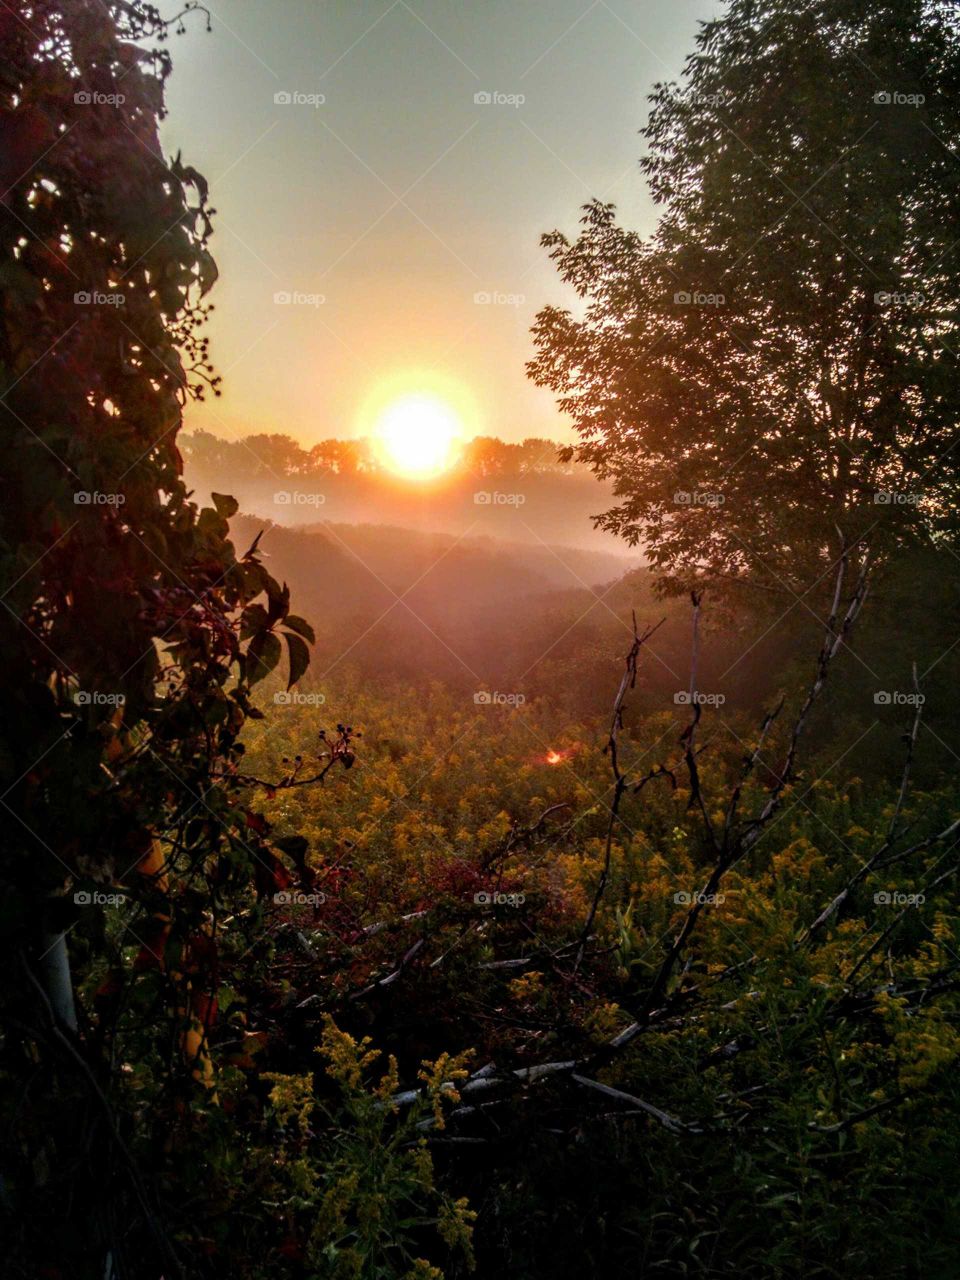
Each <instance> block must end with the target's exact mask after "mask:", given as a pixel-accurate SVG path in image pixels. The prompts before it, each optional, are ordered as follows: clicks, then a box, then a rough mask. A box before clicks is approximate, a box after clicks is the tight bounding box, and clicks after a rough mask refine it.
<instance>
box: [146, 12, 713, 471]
mask: <svg viewBox="0 0 960 1280" xmlns="http://www.w3.org/2000/svg"><path fill="white" fill-rule="evenodd" d="M718 3H719V0H633V2H632V3H631V2H629V0H594V2H593V3H591V2H590V0H547V2H541V3H536V2H535V0H473V2H472V3H471V2H468V0H312V2H311V0H232V2H230V3H228V2H227V0H216V3H215V4H214V5H213V6H212V7H210V6H208V7H210V9H211V23H212V28H213V30H212V33H210V34H207V33H206V32H205V31H204V28H203V20H202V18H201V17H200V15H192V16H191V17H190V18H189V19H188V28H189V33H188V34H187V35H186V36H182V37H179V38H177V39H173V40H172V41H171V43H170V50H171V53H172V55H173V59H174V71H173V74H172V76H171V79H170V81H169V82H168V92H167V104H168V109H169V115H168V118H167V119H166V121H165V122H164V127H163V132H162V140H163V144H164V146H165V148H166V150H167V151H168V153H171V154H174V153H176V152H177V151H178V150H179V151H182V153H183V158H184V161H185V162H187V163H190V164H192V165H194V166H195V167H196V168H198V169H200V171H201V172H203V173H204V174H205V175H206V177H207V178H208V180H209V182H210V191H211V203H212V204H213V206H214V208H215V209H216V210H217V215H216V217H215V219H214V225H215V234H214V238H213V240H212V242H211V248H212V250H213V252H214V256H215V257H216V259H217V262H218V265H219V268H220V273H221V278H220V281H219V282H218V284H217V286H216V288H215V289H214V291H213V294H212V295H211V299H210V300H211V301H213V302H214V304H215V311H214V313H213V315H212V316H211V320H210V325H209V328H208V333H209V335H210V338H211V347H212V353H213V358H214V362H215V363H216V365H217V368H218V372H220V373H221V374H222V375H223V377H224V392H223V396H222V397H221V398H220V399H218V400H211V401H210V402H209V403H205V404H199V405H198V404H193V405H191V406H189V407H188V409H187V412H186V426H187V428H188V429H193V428H203V429H205V430H208V431H212V432H214V433H215V434H217V435H220V436H225V437H228V438H231V439H232V438H236V437H237V436H242V435H247V434H251V433H254V432H260V431H271V432H273V431H276V432H283V433H285V434H288V435H291V436H293V437H294V438H295V439H297V440H298V441H299V442H301V443H302V444H304V445H307V446H309V445H310V444H312V443H313V442H315V441H316V440H320V439H325V438H327V437H330V436H341V437H351V436H357V435H364V434H368V433H369V430H370V427H371V415H372V414H373V413H374V411H375V410H374V406H376V405H382V403H383V402H384V398H385V397H386V398H389V396H390V395H391V394H393V391H394V389H396V390H398V391H401V392H404V393H409V392H417V391H419V390H424V391H426V392H428V393H431V394H438V395H440V396H441V397H442V398H444V399H445V400H446V401H448V402H450V403H451V404H452V405H453V406H454V407H455V409H456V411H457V412H458V413H459V414H460V416H461V418H462V420H463V422H464V429H465V431H464V433H465V434H466V435H474V434H482V435H499V436H501V437H502V438H503V439H506V440H520V439H523V438H524V437H525V436H530V435H540V436H547V437H549V438H554V439H569V438H571V435H572V433H571V430H570V428H569V426H568V425H567V424H566V423H565V422H564V420H563V418H562V417H561V415H560V414H559V412H558V410H557V409H556V407H555V404H554V401H553V398H552V396H551V395H550V393H549V392H547V391H545V390H542V389H540V388H537V387H534V386H533V385H532V384H531V383H530V382H529V380H528V379H527V377H526V375H525V372H524V364H525V361H526V360H528V359H529V358H530V357H531V355H532V353H533V352H532V344H531V339H530V335H529V329H530V325H531V323H532V321H533V319H534V317H535V315H536V313H537V311H538V310H539V309H540V307H541V306H543V305H545V304H546V303H556V304H560V305H564V306H568V305H571V303H572V301H573V299H572V297H571V296H570V295H569V294H568V293H567V292H566V291H565V289H564V287H563V286H562V284H561V282H560V281H559V278H558V277H557V274H556V270H555V267H554V266H553V264H552V263H550V261H549V258H548V256H547V253H546V252H545V251H544V250H543V249H541V248H540V247H539V238H540V235H541V234H542V233H543V232H545V231H549V230H552V229H553V228H556V227H559V228H560V229H562V230H564V231H565V232H566V233H567V234H568V235H573V234H575V232H576V227H577V220H578V217H579V216H580V209H581V206H582V205H583V204H584V203H585V202H586V201H588V200H589V199H591V198H594V197H596V198H599V199H603V200H611V201H614V202H615V203H616V204H617V206H618V209H619V210H620V216H621V219H622V220H623V221H624V222H625V223H627V224H629V225H631V226H633V227H637V228H639V229H640V230H641V231H649V230H651V229H652V227H653V225H654V222H655V216H656V215H655V208H654V206H653V204H652V202H651V201H650V199H649V197H648V195H647V192H646V186H645V183H644V180H643V176H642V174H641V173H640V170H639V165H638V161H639V158H640V156H641V154H642V149H643V140H642V139H641V138H640V137H639V136H638V131H639V129H640V128H641V127H642V126H643V123H644V121H645V119H646V114H647V110H648V104H647V94H648V93H649V92H650V90H651V88H652V86H653V85H654V83H655V82H657V81H659V80H676V79H678V78H679V75H680V72H681V69H682V67H683V63H684V59H685V57H686V55H687V54H688V53H689V52H691V50H692V49H693V41H694V36H695V34H696V29H697V26H698V23H699V22H700V21H704V20H706V19H708V18H709V17H710V16H712V14H713V13H715V12H716V10H717V7H718ZM278 95H279V98H278ZM477 95H481V97H480V99H479V100H478V99H477ZM483 95H485V97H483ZM284 96H286V97H287V99H288V100H284ZM278 295H279V298H280V299H281V300H278ZM284 298H288V299H289V300H288V301H283V300H282V299H284Z"/></svg>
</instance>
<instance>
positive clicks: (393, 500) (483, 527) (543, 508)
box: [178, 431, 636, 559]
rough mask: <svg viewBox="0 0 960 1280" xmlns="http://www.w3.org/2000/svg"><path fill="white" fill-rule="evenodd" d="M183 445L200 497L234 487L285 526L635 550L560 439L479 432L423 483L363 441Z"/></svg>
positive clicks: (193, 439)
mask: <svg viewBox="0 0 960 1280" xmlns="http://www.w3.org/2000/svg"><path fill="white" fill-rule="evenodd" d="M178 446H179V447H180V449H181V450H182V452H183V457H184V467H185V475H186V478H187V483H188V484H189V485H190V486H191V488H192V489H193V490H194V492H195V493H196V496H197V498H198V500H199V501H201V502H209V501H210V494H211V493H214V492H217V493H229V494H232V495H233V496H234V497H235V498H236V499H237V501H238V502H239V503H240V509H241V511H243V512H245V513H247V514H249V515H257V516H259V517H265V518H267V519H269V520H272V521H276V522H277V523H279V524H284V525H291V526H302V525H308V524H314V523H316V521H317V520H319V519H322V520H324V521H333V522H337V523H345V524H366V523H371V522H372V523H376V524H389V525H402V526H405V527H407V528H411V529H419V530H421V531H423V532H437V533H448V534H453V535H454V536H458V537H459V536H467V535H468V534H469V535H473V536H484V535H485V536H488V537H496V538H503V539H506V540H508V541H510V542H522V543H527V544H532V545H542V544H543V543H548V544H551V545H563V546H572V547H579V548H581V549H582V550H590V551H607V552H609V553H611V554H614V555H619V556H629V555H630V554H631V553H630V552H629V549H628V548H627V547H626V545H625V544H624V543H623V542H622V541H621V540H620V539H618V538H615V537H613V536H612V535H611V534H608V533H602V532H599V531H598V530H596V528H595V527H594V523H593V519H592V517H593V516H594V515H596V514H597V513H598V512H600V511H603V510H604V509H605V508H606V507H608V506H609V505H610V496H611V495H610V491H609V488H608V487H607V486H605V485H604V484H603V483H601V482H600V481H598V480H597V479H596V477H595V476H594V474H593V472H592V471H591V470H590V469H589V468H588V467H586V466H585V465H583V464H582V463H578V462H561V461H560V459H559V457H558V453H559V445H558V444H557V442H556V441H554V440H543V439H539V438H537V437H530V438H529V439H527V440H524V441H522V443H520V444H510V443H508V442H506V441H504V440H497V439H494V438H493V437H491V436H477V437H476V438H475V439H473V440H471V441H469V442H468V443H466V444H465V445H464V446H463V451H462V454H461V457H460V459H459V460H458V462H457V463H456V465H455V466H454V467H453V468H452V469H451V470H450V471H449V472H448V473H446V474H444V475H441V476H438V477H436V478H435V479H433V480H426V481H422V482H421V481H417V482H411V481H409V480H407V479H404V478H403V477H401V476H398V475H396V474H395V473H394V472H393V471H391V470H390V469H389V468H388V467H386V466H384V465H383V463H382V462H381V461H380V460H379V459H378V457H377V455H376V449H375V447H374V445H373V442H372V441H370V440H367V439H359V440H322V441H321V442H320V443H319V444H316V445H314V446H313V447H312V448H309V449H307V448H303V447H302V446H301V445H299V444H298V443H297V442H296V440H293V439H291V438H290V436H287V435H281V434H276V433H274V434H267V433H263V434H259V435H252V436H246V437H244V438H242V439H240V440H221V439H220V438H219V437H218V436H215V435H213V434H212V433H211V432H208V431H195V432H193V433H192V434H191V435H186V436H182V437H181V438H180V439H179V440H178ZM632 558H633V559H635V558H636V556H635V554H634V555H633V556H632Z"/></svg>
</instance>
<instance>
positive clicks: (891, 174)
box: [529, 0, 960, 594]
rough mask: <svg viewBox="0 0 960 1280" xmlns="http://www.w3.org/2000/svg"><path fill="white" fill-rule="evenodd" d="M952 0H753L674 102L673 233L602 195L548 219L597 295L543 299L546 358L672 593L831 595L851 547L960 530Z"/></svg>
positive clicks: (652, 133)
mask: <svg viewBox="0 0 960 1280" xmlns="http://www.w3.org/2000/svg"><path fill="white" fill-rule="evenodd" d="M954 16H955V5H953V4H950V3H946V0H932V2H931V0H881V3H876V2H875V0H834V2H833V3H830V4H828V5H826V6H824V5H820V4H813V3H810V2H805V3H802V4H799V5H796V4H793V5H784V4H782V3H779V0H759V2H758V0H732V3H730V4H729V6H728V7H727V9H726V11H725V13H724V15H723V16H722V17H721V18H719V19H718V20H716V21H713V22H709V23H706V24H705V25H704V26H703V27H702V29H701V31H700V34H699V37H698V49H697V52H696V53H695V54H694V55H692V56H691V57H690V59H689V60H688V63H687V67H686V72H685V83H684V86H683V88H682V89H680V88H677V87H676V86H675V85H672V84H660V85H658V86H656V89H655V92H654V93H653V95H652V104H653V106H652V111H651V114H650V118H649V122H648V124H647V126H646V127H645V129H644V130H643V134H644V136H645V138H646V140H647V143H648V145H649V150H648V153H647V155H646V157H645V158H644V160H643V162H642V168H643V170H644V172H645V173H646V174H647V176H648V178H649V180H650V184H651V189H652V193H653V196H654V198H655V199H656V201H657V202H658V203H659V204H660V205H662V206H663V213H662V216H661V218H660V221H659V224H658V226H657V229H656V232H655V234H654V235H653V236H652V237H651V238H650V239H647V240H645V239H643V238H642V237H641V236H640V235H638V234H636V233H635V232H632V231H628V230H625V229H623V228H621V227H620V226H618V225H617V223H616V221H615V212H614V209H613V206H612V205H609V204H601V203H599V202H593V203H592V204H589V205H588V206H586V209H585V213H584V216H583V218H582V226H583V230H582V231H581V233H580V235H579V237H578V238H577V239H576V240H575V241H574V242H572V243H571V242H570V241H568V239H567V238H566V237H565V236H564V235H563V234H561V233H560V232H559V231H555V232H552V233H550V234H548V235H546V236H544V237H543V244H544V245H545V246H546V247H548V248H549V249H550V250H551V256H552V258H553V259H554V261H555V262H556V263H557V266H558V270H559V272H560V275H561V277H562V279H563V280H564V282H565V283H567V284H570V285H572V286H573V287H574V288H575V290H576V292H577V294H578V295H579V296H580V297H581V298H582V299H584V300H585V306H584V309H583V313H582V315H581V316H579V317H575V316H574V315H573V314H572V313H571V312H570V311H567V310H561V309H558V308H556V307H547V308H545V309H544V310H542V311H541V313H540V315H539V316H538V319H537V322H536V325H535V327H534V336H535V340H536V344H537V355H536V358H535V359H534V360H533V361H531V363H530V365H529V372H530V375H531V376H532V378H533V379H534V380H535V381H536V382H537V383H539V384H541V385H544V386H547V387H550V388H552V389H553V390H554V391H555V392H556V393H557V394H558V396H559V403H560V405H561V407H562V408H563V409H564V410H565V411H566V412H567V413H569V414H571V415H572V417H573V420H574V423H575V426H576V429H577V431H578V433H579V436H580V442H579V444H578V445H576V446H574V447H571V448H570V449H569V450H568V455H570V456H573V455H575V456H577V457H578V458H579V459H581V460H582V461H584V462H586V463H588V464H590V465H591V466H592V467H593V469H594V470H595V471H596V472H597V474H598V475H599V476H601V477H605V478H612V480H613V482H614V492H615V495H616V497H617V498H618V500H619V501H618V503H617V505H616V506H614V507H612V508H611V509H610V510H608V511H607V512H606V513H604V514H603V515H602V516H601V517H600V519H599V522H600V524H601V525H602V526H603V527H604V528H607V529H610V530H612V531H613V532H615V533H617V534H620V535H622V536H624V537H625V538H626V539H627V540H628V541H629V542H630V543H631V544H634V545H636V544H637V543H642V544H643V545H644V547H645V548H646V550H647V552H648V554H649V556H650V558H651V560H652V562H653V564H654V565H655V566H656V567H657V568H658V569H659V571H660V579H659V583H660V587H661V588H662V589H664V590H667V591H678V590H682V589H684V588H685V587H688V586H689V585H691V580H697V581H699V582H701V583H702V582H704V581H712V582H714V583H716V584H717V585H718V586H724V587H725V588H727V589H728V590H729V589H732V588H731V584H732V583H733V584H736V583H743V582H745V581H750V582H752V583H754V584H757V583H760V584H762V585H764V586H767V587H771V588H773V589H774V590H776V591H786V592H788V593H803V592H805V591H808V590H814V589H816V591H817V592H818V593H821V594H824V593H825V592H826V591H827V590H828V584H829V581H830V577H831V574H830V566H831V564H832V563H833V562H834V561H835V560H836V558H837V556H838V554H839V552H840V549H841V546H842V545H844V544H845V545H847V546H852V545H854V544H855V543H857V542H858V541H859V540H866V541H869V542H871V543H873V544H874V545H875V548H876V552H877V554H880V555H884V554H889V552H890V551H891V549H892V548H893V547H895V546H896V545H898V544H900V543H902V542H905V541H910V540H921V541H922V540H929V539H931V538H936V537H938V536H942V535H944V534H945V533H948V532H951V531H952V530H953V529H954V528H955V527H956V516H955V512H956V502H955V497H956V481H957V474H958V471H957V469H958V462H960V454H958V451H957V450H956V448H955V445H956V444H957V436H956V423H957V416H958V411H960V384H958V379H957V368H956V352H957V349H958V342H960V333H958V314H960V313H958V303H960V255H958V253H957V251H956V235H957V226H958V225H960V223H958V214H960V189H958V183H957V176H958V164H960V160H958V146H960V115H958V107H957V103H958V96H957V89H958V85H960V34H958V30H957V27H956V25H955V21H954ZM834 529H836V530H837V531H838V532H836V533H835V532H834Z"/></svg>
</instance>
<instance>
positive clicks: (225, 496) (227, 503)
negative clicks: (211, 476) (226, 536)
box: [210, 493, 240, 520]
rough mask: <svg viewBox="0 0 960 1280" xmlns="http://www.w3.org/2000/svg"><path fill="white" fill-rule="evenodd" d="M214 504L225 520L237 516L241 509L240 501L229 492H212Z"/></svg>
mask: <svg viewBox="0 0 960 1280" xmlns="http://www.w3.org/2000/svg"><path fill="white" fill-rule="evenodd" d="M210 497H211V498H212V499H213V505H214V506H215V507H216V508H217V511H218V513H219V514H220V515H222V516H223V518H224V520H229V519H230V517H231V516H235V515H236V514H237V512H238V511H239V510H240V503H239V502H238V501H237V500H236V498H233V497H231V496H230V494H229V493H211V495H210Z"/></svg>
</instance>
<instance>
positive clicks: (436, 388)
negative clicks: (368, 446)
mask: <svg viewBox="0 0 960 1280" xmlns="http://www.w3.org/2000/svg"><path fill="white" fill-rule="evenodd" d="M476 419H477V414H476V410H475V406H474V403H473V400H472V398H471V396H470V395H469V393H468V392H467V390H466V389H465V388H464V387H463V386H462V385H461V384H460V383H459V382H457V381H455V380H454V379H451V378H448V377H445V376H442V375H439V374H437V373H436V372H435V371H430V370H427V371H416V370H408V371H406V372H404V373H403V374H397V375H393V376H390V377H386V378H384V379H383V380H382V381H381V382H380V383H379V384H378V385H377V387H376V389H375V391H374V392H373V393H372V394H371V395H370V396H369V397H368V399H367V400H366V402H365V403H364V405H363V406H362V409H361V412H360V422H359V424H358V425H359V428H360V434H361V435H366V436H369V438H370V440H371V442H372V444H373V448H374V451H375V453H376V455H377V457H378V458H379V460H380V462H381V463H382V464H383V465H384V466H385V467H386V468H387V469H388V470H389V471H392V472H393V474H394V475H396V476H399V477H402V478H404V479H407V480H415V481H427V480H432V479H435V478H436V477H438V476H442V475H444V474H445V473H446V472H448V471H450V470H452V468H453V467H455V466H456V464H457V462H458V461H459V460H460V457H461V455H462V452H463V445H464V441H465V440H467V439H469V438H470V437H471V436H473V435H475V434H476V428H477V421H476Z"/></svg>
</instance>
